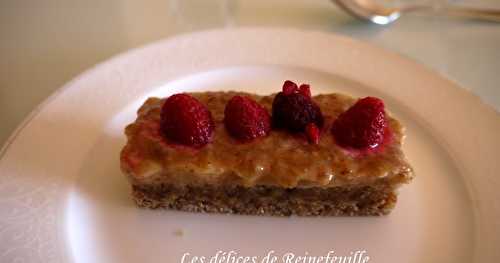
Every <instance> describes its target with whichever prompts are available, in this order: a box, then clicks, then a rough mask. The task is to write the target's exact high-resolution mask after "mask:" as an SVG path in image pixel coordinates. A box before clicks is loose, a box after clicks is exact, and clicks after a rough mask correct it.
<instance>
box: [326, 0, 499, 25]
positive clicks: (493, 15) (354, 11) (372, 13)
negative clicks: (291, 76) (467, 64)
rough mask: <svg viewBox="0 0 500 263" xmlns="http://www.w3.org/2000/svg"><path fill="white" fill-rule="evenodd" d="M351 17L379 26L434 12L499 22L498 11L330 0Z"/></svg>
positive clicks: (358, 0)
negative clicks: (390, 5) (417, 13)
mask: <svg viewBox="0 0 500 263" xmlns="http://www.w3.org/2000/svg"><path fill="white" fill-rule="evenodd" d="M332 1H333V2H335V3H336V4H338V5H339V6H340V7H341V8H342V9H344V10H345V11H347V12H348V13H350V14H351V15H353V16H355V17H357V18H359V19H362V20H365V21H369V22H372V23H375V24H379V25H387V24H390V23H392V22H394V21H396V20H397V19H398V18H400V17H401V16H402V15H403V14H406V13H412V12H434V13H438V14H443V15H449V16H458V17H464V18H469V19H478V20H486V21H493V22H500V10H495V9H480V8H472V7H462V6H451V5H430V4H429V5H408V6H403V7H399V8H396V7H386V6H383V5H380V4H378V3H377V2H376V1H374V0H332Z"/></svg>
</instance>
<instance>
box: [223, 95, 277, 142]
mask: <svg viewBox="0 0 500 263" xmlns="http://www.w3.org/2000/svg"><path fill="white" fill-rule="evenodd" d="M224 125H225V126H226V129H227V131H228V132H229V134H231V135H232V136H233V137H235V138H236V139H239V140H243V141H248V140H252V139H255V138H258V137H262V136H266V135H267V134H269V132H270V131H271V118H270V117H269V113H267V110H266V109H265V108H264V107H262V106H261V105H259V104H258V103H257V102H255V101H254V100H252V99H251V98H249V97H242V96H234V97H232V98H231V100H230V101H229V102H228V103H227V104H226V108H225V109H224Z"/></svg>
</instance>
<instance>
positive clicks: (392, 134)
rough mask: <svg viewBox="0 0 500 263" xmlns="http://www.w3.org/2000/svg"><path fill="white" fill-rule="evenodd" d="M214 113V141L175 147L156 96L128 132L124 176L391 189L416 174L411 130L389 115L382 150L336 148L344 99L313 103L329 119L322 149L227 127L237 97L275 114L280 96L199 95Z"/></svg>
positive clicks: (278, 133)
mask: <svg viewBox="0 0 500 263" xmlns="http://www.w3.org/2000/svg"><path fill="white" fill-rule="evenodd" d="M192 95H193V96H194V97H196V98H197V99H199V100H200V101H201V102H202V103H203V104H205V105H206V106H207V107H208V109H209V110H210V111H211V113H212V116H213V118H214V121H215V124H216V128H215V133H214V136H213V141H212V142H211V143H209V144H208V145H206V146H204V147H202V148H200V149H193V148H191V147H186V146H181V145H178V144H176V143H175V142H170V141H168V140H167V139H166V138H164V137H163V136H162V135H161V133H160V130H159V122H160V108H161V105H162V103H163V100H162V99H158V98H150V99H148V100H147V101H146V102H145V103H144V105H143V106H142V107H141V108H140V109H139V111H138V118H137V120H136V121H135V122H134V123H132V124H130V125H129V126H127V128H126V135H127V137H128V142H127V145H126V146H125V148H124V149H123V151H122V155H121V164H122V170H123V171H124V172H125V174H126V175H127V176H128V178H129V179H130V181H131V182H132V184H134V185H148V184H174V185H180V186H182V185H205V184H209V185H214V184H216V185H224V184H228V185H242V186H248V187H250V186H255V185H268V186H279V187H286V188H293V187H313V186H322V187H334V186H341V185H354V184H356V185H359V184H362V185H369V184H371V183H373V182H375V181H377V180H384V181H386V182H387V183H390V184H400V183H404V182H408V181H409V180H410V179H411V178H412V176H413V174H412V170H411V167H410V166H409V164H408V163H407V161H406V159H405V157H404V154H403V153H402V151H401V143H402V139H403V128H402V126H401V125H400V123H399V122H398V121H397V120H395V119H393V118H391V117H390V116H387V119H388V130H387V136H386V140H385V141H384V143H383V144H382V145H380V146H379V147H377V148H376V149H371V150H369V151H356V150H349V149H344V148H342V147H340V146H338V145H337V144H336V143H335V139H334V137H333V136H332V134H331V132H330V127H331V125H332V122H333V121H334V120H335V118H336V117H337V116H338V115H339V114H340V113H342V112H344V111H345V110H347V109H348V108H349V107H350V106H351V105H352V104H353V103H354V102H355V100H354V99H353V98H351V97H348V96H345V95H341V94H326V95H318V96H315V97H314V98H313V99H314V101H315V102H316V103H317V104H318V105H319V106H320V108H321V110H322V112H323V115H324V116H325V125H324V126H323V128H322V130H321V138H320V141H319V144H318V145H315V144H311V143H309V142H308V141H307V139H306V137H305V136H304V135H303V134H297V133H295V134H294V133H290V132H288V131H286V130H277V129H273V130H272V131H271V133H270V134H269V135H268V136H266V137H263V138H258V139H255V140H253V141H251V142H246V143H242V142H240V141H238V140H236V139H234V138H232V137H231V136H230V135H229V134H228V133H227V131H226V129H225V127H224V123H223V119H224V107H225V105H226V102H227V101H229V99H230V98H231V97H233V96H234V95H246V96H249V97H252V98H253V99H255V100H256V101H257V102H259V103H260V104H262V105H263V106H264V107H265V108H266V109H267V110H268V111H269V112H271V105H272V100H273V97H274V96H273V95H270V96H256V95H252V94H246V93H241V92H204V93H192Z"/></svg>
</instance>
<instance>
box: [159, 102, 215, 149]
mask: <svg viewBox="0 0 500 263" xmlns="http://www.w3.org/2000/svg"><path fill="white" fill-rule="evenodd" d="M160 128H161V131H162V133H163V135H164V136H165V137H166V138H167V139H170V140H172V141H173V142H176V143H179V144H183V145H187V146H193V147H202V146H204V145H206V144H207V143H209V142H210V141H211V139H212V134H213V132H214V122H213V120H212V115H211V114H210V111H209V110H208V109H207V107H205V106H204V105H203V104H201V102H199V101H198V100H197V99H195V98H194V97H192V96H190V95H188V94H175V95H172V96H170V97H169V98H168V99H167V100H166V101H165V103H164V104H163V107H162V109H161V121H160Z"/></svg>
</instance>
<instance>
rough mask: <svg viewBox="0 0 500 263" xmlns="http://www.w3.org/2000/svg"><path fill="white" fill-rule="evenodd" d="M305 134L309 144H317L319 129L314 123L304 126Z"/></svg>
mask: <svg viewBox="0 0 500 263" xmlns="http://www.w3.org/2000/svg"><path fill="white" fill-rule="evenodd" d="M306 134H307V139H309V142H311V143H313V144H319V128H318V126H316V124H314V123H312V122H311V123H309V124H307V126H306Z"/></svg>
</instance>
